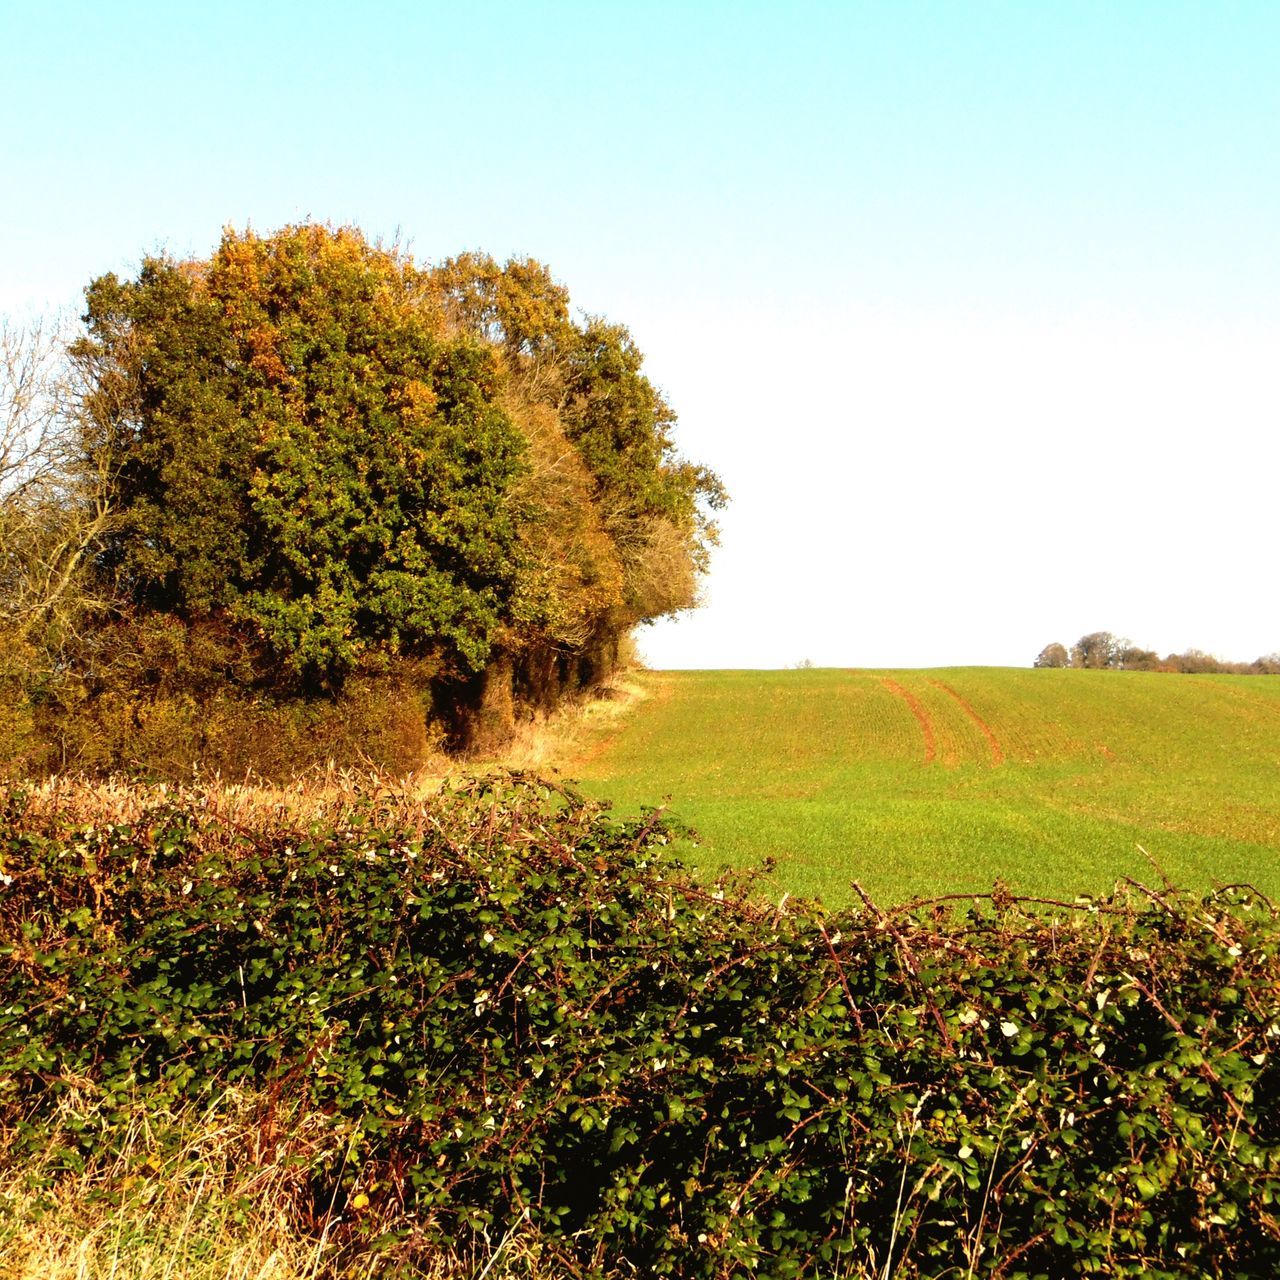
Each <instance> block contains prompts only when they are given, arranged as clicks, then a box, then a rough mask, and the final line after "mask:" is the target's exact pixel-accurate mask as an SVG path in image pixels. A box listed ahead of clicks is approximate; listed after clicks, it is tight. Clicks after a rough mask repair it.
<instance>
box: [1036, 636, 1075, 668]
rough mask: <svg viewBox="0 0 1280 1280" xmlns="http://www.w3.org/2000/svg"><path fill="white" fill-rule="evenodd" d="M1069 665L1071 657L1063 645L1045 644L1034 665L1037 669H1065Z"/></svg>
mask: <svg viewBox="0 0 1280 1280" xmlns="http://www.w3.org/2000/svg"><path fill="white" fill-rule="evenodd" d="M1070 664H1071V655H1070V654H1069V653H1068V652H1067V650H1066V647H1065V646H1064V645H1060V644H1058V643H1057V642H1056V641H1055V642H1054V643H1053V644H1047V645H1045V647H1044V648H1043V649H1041V650H1040V656H1039V657H1038V658H1036V660H1035V665H1036V666H1037V667H1066V666H1070Z"/></svg>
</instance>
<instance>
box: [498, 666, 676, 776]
mask: <svg viewBox="0 0 1280 1280" xmlns="http://www.w3.org/2000/svg"><path fill="white" fill-rule="evenodd" d="M650 684H651V682H650ZM651 696H652V691H651V687H649V686H648V685H646V684H644V683H641V681H640V680H639V679H637V673H636V672H634V671H623V672H619V673H618V674H617V675H615V676H614V677H613V678H612V679H611V680H609V681H608V683H606V684H604V685H601V686H600V687H598V688H596V689H593V690H591V692H590V693H588V694H584V695H582V696H580V697H577V698H572V699H570V700H568V701H567V702H565V703H564V704H563V705H562V706H561V707H559V708H558V709H557V710H555V711H553V712H552V713H551V714H550V715H546V716H538V717H536V718H535V719H533V720H525V721H521V722H519V723H518V724H517V725H516V736H515V739H514V740H513V741H512V743H511V744H510V746H508V747H507V748H506V750H505V751H503V752H502V753H501V755H500V756H498V757H497V758H496V760H495V761H494V762H493V763H494V764H495V765H496V766H497V767H500V768H505V769H517V770H537V769H548V768H554V769H564V768H566V767H571V766H572V765H573V764H574V763H575V762H578V761H581V760H583V759H587V758H590V757H591V756H592V755H593V754H594V753H595V752H596V751H598V750H601V749H603V747H604V746H605V745H607V743H608V742H609V741H610V739H611V738H612V736H613V734H614V733H616V732H617V730H618V729H620V728H621V727H622V724H623V722H624V721H625V719H626V718H627V716H628V715H629V714H630V713H631V712H632V711H633V710H634V709H635V707H636V706H637V705H638V704H639V703H641V702H643V701H644V700H645V699H646V698H649V697H651Z"/></svg>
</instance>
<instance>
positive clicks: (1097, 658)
mask: <svg viewBox="0 0 1280 1280" xmlns="http://www.w3.org/2000/svg"><path fill="white" fill-rule="evenodd" d="M1033 665H1034V666H1036V667H1081V668H1085V669H1088V670H1112V671H1168V672H1177V673H1180V674H1183V675H1240V676H1250V675H1264V676H1272V675H1280V653H1270V654H1264V655H1263V656H1262V657H1260V658H1255V659H1254V660H1253V661H1252V662H1224V661H1223V660H1222V659H1221V658H1215V657H1214V656H1213V655H1212V654H1208V653H1204V652H1203V651H1201V650H1200V649H1188V650H1186V651H1185V652H1184V653H1170V654H1168V655H1166V656H1165V657H1163V658H1162V657H1160V655H1159V654H1158V653H1156V651H1155V650H1154V649H1143V648H1141V647H1140V646H1138V645H1135V644H1134V643H1133V642H1132V641H1131V640H1125V639H1123V638H1121V637H1120V636H1115V635H1112V633H1111V632H1110V631H1091V632H1089V634H1088V635H1084V636H1081V637H1080V639H1079V640H1077V641H1076V643H1075V644H1073V645H1072V646H1071V648H1070V649H1069V650H1068V649H1067V648H1066V646H1065V645H1062V644H1057V643H1055V644H1047V645H1045V647H1044V648H1043V649H1041V650H1040V653H1039V656H1038V657H1037V658H1036V660H1035V662H1034V664H1033Z"/></svg>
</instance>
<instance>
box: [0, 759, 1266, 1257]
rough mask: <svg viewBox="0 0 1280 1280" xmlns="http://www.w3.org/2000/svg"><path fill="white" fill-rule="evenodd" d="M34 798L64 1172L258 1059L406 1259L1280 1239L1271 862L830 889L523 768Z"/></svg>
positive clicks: (43, 1018)
mask: <svg viewBox="0 0 1280 1280" xmlns="http://www.w3.org/2000/svg"><path fill="white" fill-rule="evenodd" d="M4 805H5V821H4V827H3V836H2V837H0V841H2V843H0V884H2V885H3V888H0V1123H3V1125H4V1126H5V1127H6V1128H7V1129H8V1130H10V1131H11V1132H12V1133H15V1134H16V1135H17V1141H18V1143H19V1146H20V1145H21V1143H22V1142H23V1141H25V1142H28V1143H29V1144H31V1145H35V1144H39V1145H40V1146H41V1147H42V1148H43V1149H45V1150H46V1151H47V1149H48V1147H49V1144H50V1142H51V1140H52V1141H54V1142H55V1143H57V1144H60V1146H59V1147H58V1154H57V1158H56V1159H55V1160H52V1161H51V1160H49V1159H46V1160H45V1162H44V1166H43V1167H45V1168H49V1167H55V1166H56V1165H57V1164H59V1163H61V1165H62V1167H64V1168H66V1169H69V1170H74V1169H75V1168H77V1167H79V1166H80V1165H81V1164H82V1163H83V1161H84V1160H85V1159H86V1157H87V1155H88V1154H89V1153H91V1152H95V1151H97V1152H100V1151H101V1150H102V1149H103V1148H104V1147H106V1148H109V1147H110V1146H111V1145H112V1144H115V1143H118V1142H120V1141H122V1140H123V1139H122V1135H123V1134H124V1133H125V1132H126V1130H128V1128H129V1126H130V1124H131V1123H133V1122H136V1120H137V1118H138V1114H139V1111H142V1112H143V1113H148V1112H153V1113H155V1114H160V1113H161V1112H162V1111H163V1109H164V1108H165V1107H167V1106H169V1105H170V1104H172V1103H173V1102H174V1101H175V1100H179V1099H183V1098H190V1097H193V1096H205V1095H208V1096H210V1097H216V1095H218V1094H219V1093H220V1092H221V1091H223V1090H227V1089H237V1090H243V1089H245V1088H251V1089H253V1090H255V1091H257V1094H258V1096H260V1097H262V1098H263V1099H264V1102H263V1104H262V1105H263V1109H264V1114H263V1117H262V1123H263V1124H264V1125H265V1124H269V1123H270V1115H271V1113H272V1111H273V1109H274V1108H279V1107H286V1109H289V1110H290V1113H291V1114H296V1109H297V1107H298V1106H302V1107H304V1108H305V1110H306V1111H307V1112H308V1113H309V1114H314V1115H318V1116H321V1117H323V1118H324V1122H325V1124H327V1125H328V1126H330V1127H331V1132H332V1135H333V1141H332V1142H330V1143H320V1144H317V1146H316V1148H315V1154H313V1157H312V1159H311V1163H310V1165H309V1166H308V1168H307V1170H306V1179H305V1180H304V1181H305V1184H306V1186H307V1188H308V1197H309V1198H308V1199H307V1206H309V1207H310V1209H311V1211H312V1212H313V1213H314V1214H317V1215H319V1216H321V1217H323V1216H325V1215H326V1214H327V1215H328V1223H329V1227H330V1230H331V1231H338V1232H342V1231H345V1232H348V1233H350V1235H351V1238H352V1240H353V1241H355V1242H362V1245H363V1246H367V1247H371V1248H377V1249H380V1250H384V1251H386V1253H387V1256H388V1261H389V1262H390V1261H391V1260H393V1259H396V1258H400V1259H404V1258H408V1257H410V1256H412V1252H413V1250H414V1249H415V1248H416V1247H418V1246H419V1245H421V1244H422V1242H423V1241H426V1240H430V1239H433V1238H434V1239H439V1238H441V1237H450V1238H454V1239H457V1238H461V1237H464V1236H465V1235H466V1234H467V1233H470V1232H474V1233H483V1232H488V1233H489V1235H490V1236H491V1238H495V1239H496V1238H498V1237H499V1236H500V1235H501V1234H502V1233H503V1232H504V1231H506V1230H507V1229H508V1228H510V1227H511V1226H512V1225H513V1224H515V1223H518V1222H521V1221H522V1220H523V1219H525V1218H526V1217H527V1219H528V1221H529V1223H530V1224H531V1226H532V1227H534V1228H536V1229H537V1230H539V1231H540V1232H541V1233H542V1235H543V1238H544V1239H545V1240H546V1241H547V1242H548V1247H550V1248H552V1249H554V1250H555V1251H556V1252H557V1254H558V1257H559V1261H560V1263H561V1264H562V1265H563V1266H564V1267H565V1268H566V1269H568V1270H569V1271H571V1272H574V1273H581V1274H591V1273H595V1272H598V1271H600V1270H603V1269H607V1268H611V1267H617V1266H622V1265H624V1264H626V1265H630V1266H633V1267H635V1268H637V1269H638V1270H639V1271H640V1273H641V1274H654V1275H671V1276H690V1277H693V1276H698V1277H718V1276H728V1275H736V1274H754V1275H760V1276H769V1277H790V1276H800V1275H813V1274H857V1273H859V1272H870V1271H874V1272H875V1273H876V1274H885V1275H887V1274H898V1275H906V1276H911V1275H920V1276H941V1275H952V1276H954V1275H964V1274H975V1275H993V1276H994V1275H1002V1276H1010V1277H1013V1276H1057V1275H1064V1274H1098V1275H1143V1276H1191V1275H1223V1276H1226V1275H1269V1274H1275V1273H1276V1272H1277V1270H1278V1269H1280V1222H1278V1221H1277V1217H1276V1208H1275V1198H1276V1196H1277V1194H1280V1101H1278V1100H1280V1076H1278V1073H1277V1067H1276V1049H1277V1040H1278V1038H1280V1001H1278V1000H1277V993H1278V990H1280V986H1278V983H1280V923H1278V922H1277V917H1276V913H1275V911H1274V910H1273V909H1272V908H1271V906H1270V905H1269V904H1268V903H1266V902H1265V901H1263V900H1261V899H1260V898H1259V897H1258V896H1257V895H1256V894H1254V893H1252V892H1251V891H1249V890H1247V889H1239V888H1236V889H1223V890H1221V891H1220V892H1218V893H1216V894H1214V895H1212V896H1211V897H1209V898H1207V899H1204V900H1199V899H1194V898H1191V897H1189V896H1187V895H1184V894H1180V893H1178V892H1176V891H1174V890H1172V889H1168V888H1166V889H1164V890H1161V891H1158V892H1157V891H1153V890H1147V889H1143V888H1141V887H1138V886H1128V887H1126V888H1124V889H1123V890H1122V891H1119V892H1117V893H1116V895H1114V896H1113V897H1110V898H1108V899H1106V900H1102V901H1096V902H1083V901H1082V902H1079V903H1071V904H1067V903H1062V904H1056V905H1053V904H1037V903H1031V902H1019V901H1014V900H1012V899H1009V898H1008V897H1007V895H1003V894H1001V893H1000V892H999V891H997V892H996V893H994V894H992V895H990V896H989V897H987V898H984V899H966V900H963V901H961V902H958V903H933V904H922V903H917V904H913V905H911V906H909V907H904V908H900V909H895V910H892V911H882V910H880V909H878V908H877V907H876V906H875V905H874V904H872V903H870V902H869V901H867V902H864V904H863V905H862V907H861V908H859V909H857V910H854V911H850V912H847V913H844V914H842V915H841V916H839V917H833V916H830V915H828V914H824V913H823V912H822V911H821V910H820V909H819V908H818V907H816V906H813V905H810V904H805V903H793V902H788V901H783V902H782V903H779V904H777V905H771V904H769V903H767V902H766V901H764V900H763V898H762V897H761V889H762V885H761V884H759V883H751V882H745V881H737V882H724V883H721V884H719V885H717V886H700V885H698V884H697V883H695V882H693V881H692V880H691V879H690V878H689V877H688V876H687V875H686V874H685V873H684V871H683V870H682V869H681V868H680V866H679V864H678V863H677V862H676V861H675V860H674V859H673V858H672V857H671V855H670V853H669V852H668V842H669V838H670V835H671V830H670V828H669V826H668V824H667V822H666V821H665V820H664V818H663V817H662V816H661V815H660V814H658V813H650V814H648V815H647V816H645V817H644V818H642V819H640V820H636V821H621V820H619V819H617V818H615V817H613V816H611V815H610V814H609V813H608V812H607V811H605V810H602V809H601V808H599V807H598V806H593V805H590V804H587V803H585V802H583V801H582V800H580V799H579V798H578V797H577V796H575V795H574V794H573V793H572V792H568V791H561V790H556V789H553V788H550V787H548V786H547V785H545V784H542V783H539V782H536V781H533V780H524V779H514V780H511V781H510V782H503V783H486V784H479V783H475V784H467V785H465V786H463V785H459V786H458V787H457V788H455V789H453V790H449V791H446V792H445V793H443V794H442V795H440V796H439V797H437V798H434V799H431V800H427V801H415V800H411V799H408V798H406V797H403V796H400V797H396V796H391V795H387V794H381V793H377V792H374V793H371V794H369V795H366V796H365V797H363V798H361V799H358V800H355V801H352V802H351V803H344V804H341V805H337V806H334V807H331V808H330V809H329V810H328V811H327V812H324V813H318V812H317V813H313V814H311V815H310V817H304V816H300V815H299V812H298V810H297V806H296V805H293V806H290V805H287V804H283V803H282V804H281V805H280V806H279V807H278V808H277V809H275V810H272V811H271V812H267V811H265V810H264V811H263V812H261V813H259V814H257V815H256V817H253V818H252V820H249V819H247V818H246V816H245V814H244V813H242V812H239V811H236V810H234V809H233V808H231V807H229V804H228V802H227V800H226V799H225V796H220V795H219V793H216V792H205V793H195V792H165V791H161V790H153V791H143V790H140V789H139V790H134V791H132V792H128V793H125V794H124V795H123V798H121V797H120V796H117V798H116V800H115V801H114V802H112V803H110V804H108V803H105V802H103V801H101V800H98V801H94V800H93V799H92V797H87V793H85V792H75V791H67V790H65V789H64V790H62V791H57V790H56V789H55V790H54V791H48V790H46V791H40V792H33V793H29V794H24V793H23V792H21V791H10V792H9V793H7V794H6V795H5V796H4ZM54 1116H58V1117H60V1118H61V1119H60V1120H59V1122H58V1125H57V1126H56V1128H57V1132H56V1134H55V1136H54V1137H53V1138H52V1139H51V1136H50V1130H51V1127H53V1119H52V1118H53V1117H54ZM77 1117H78V1118H77ZM307 1206H303V1208H306V1207H307ZM335 1218H336V1219H338V1221H336V1222H335V1221H334V1219H335Z"/></svg>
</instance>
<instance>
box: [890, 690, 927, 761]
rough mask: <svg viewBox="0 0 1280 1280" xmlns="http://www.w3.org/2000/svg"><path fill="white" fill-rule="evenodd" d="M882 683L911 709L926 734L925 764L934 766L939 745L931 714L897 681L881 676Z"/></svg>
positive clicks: (921, 729)
mask: <svg viewBox="0 0 1280 1280" xmlns="http://www.w3.org/2000/svg"><path fill="white" fill-rule="evenodd" d="M880 683H881V684H882V685H884V687H885V688H886V689H888V690H889V692H890V693H893V694H897V696H898V697H899V698H901V699H902V700H903V702H905V703H906V704H907V706H908V707H910V708H911V714H912V715H913V716H915V718H916V721H917V722H918V723H919V725H920V732H921V733H923V734H924V762H925V764H932V763H933V762H934V759H935V758H936V757H937V754H938V743H937V739H936V738H935V737H934V733H933V721H932V720H930V719H929V713H928V712H927V711H926V710H925V709H924V704H923V703H922V702H921V701H920V699H919V698H917V697H916V695H915V694H914V693H912V692H911V690H910V689H904V688H903V687H902V686H901V685H900V684H899V683H898V682H897V681H896V680H890V679H889V677H888V676H881V677H880Z"/></svg>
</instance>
